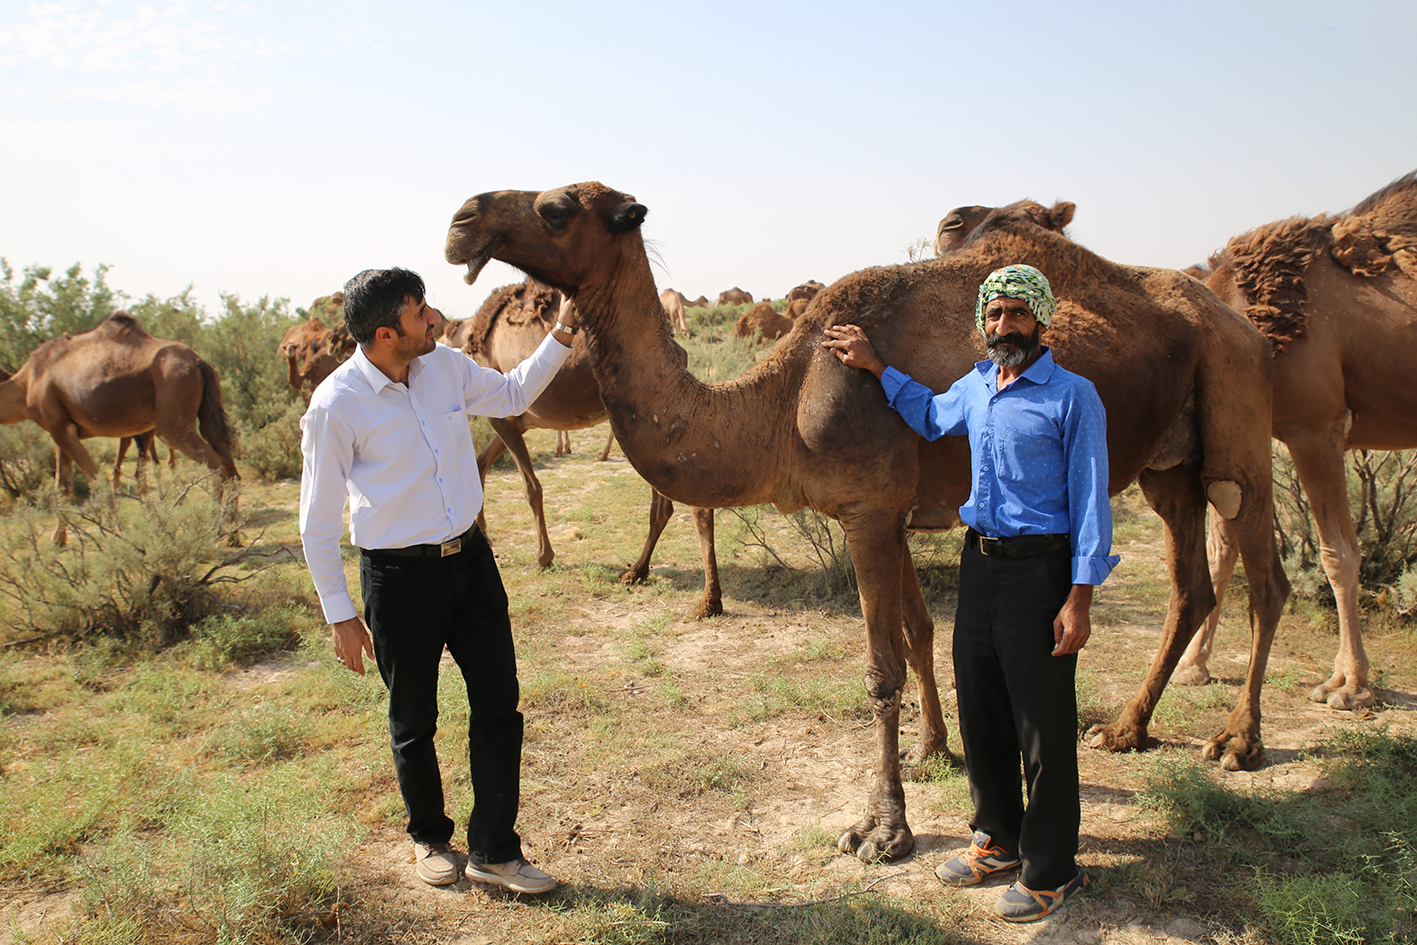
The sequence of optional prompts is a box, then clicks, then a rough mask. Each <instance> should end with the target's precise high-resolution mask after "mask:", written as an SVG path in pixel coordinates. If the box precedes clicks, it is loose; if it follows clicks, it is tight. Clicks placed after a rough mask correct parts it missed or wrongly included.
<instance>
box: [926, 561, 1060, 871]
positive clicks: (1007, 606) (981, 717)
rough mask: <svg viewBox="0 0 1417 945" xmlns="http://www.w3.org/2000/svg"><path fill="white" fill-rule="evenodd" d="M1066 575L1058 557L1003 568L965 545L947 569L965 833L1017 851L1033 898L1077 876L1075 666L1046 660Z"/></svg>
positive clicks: (1057, 658)
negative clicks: (967, 811)
mask: <svg viewBox="0 0 1417 945" xmlns="http://www.w3.org/2000/svg"><path fill="white" fill-rule="evenodd" d="M1071 570H1072V552H1071V551H1070V550H1069V549H1068V548H1063V549H1061V550H1059V551H1055V552H1052V553H1051V554H1046V555H1040V556H1038V557H1035V558H1016V559H1011V558H1001V557H993V556H985V555H983V554H980V552H979V550H978V549H977V548H973V547H970V546H969V545H966V546H965V549H964V552H963V554H962V555H961V557H960V565H959V608H958V610H957V611H956V613H955V630H954V672H955V690H956V693H957V695H958V698H959V731H960V740H961V742H963V744H964V761H965V769H966V770H967V771H968V773H969V792H970V795H971V797H972V798H973V801H974V819H973V820H972V821H971V822H970V826H971V827H972V828H973V829H975V830H982V831H984V832H985V833H987V834H989V835H990V836H991V837H992V838H993V839H994V841H995V842H996V843H999V844H1002V845H1003V846H1004V847H1005V848H1007V849H1009V850H1014V851H1017V852H1018V854H1019V856H1020V857H1022V859H1023V870H1022V872H1021V873H1020V875H1019V879H1020V881H1021V882H1022V883H1023V884H1024V885H1025V886H1027V887H1028V888H1029V889H1033V890H1039V889H1056V888H1057V887H1059V886H1061V885H1063V884H1064V883H1066V882H1068V881H1069V880H1071V879H1072V878H1073V876H1074V875H1075V874H1076V872H1077V867H1076V864H1075V862H1074V858H1075V857H1076V856H1077V849H1078V828H1079V827H1080V826H1081V822H1082V805H1081V801H1080V800H1079V797H1078V764H1077V694H1076V686H1075V675H1076V672H1077V656H1076V654H1073V655H1069V656H1053V655H1051V654H1052V651H1053V647H1054V645H1055V644H1054V642H1053V619H1054V618H1055V617H1057V616H1058V611H1059V610H1060V609H1062V606H1063V602H1064V601H1065V600H1066V599H1067V596H1068V594H1069V593H1070V592H1071V591H1072V574H1071ZM1020 763H1021V765H1022V774H1023V778H1022V784H1023V786H1024V789H1026V791H1027V798H1026V800H1025V798H1024V796H1023V793H1022V791H1021V790H1020V778H1019V773H1020Z"/></svg>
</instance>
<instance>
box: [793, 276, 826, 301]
mask: <svg viewBox="0 0 1417 945" xmlns="http://www.w3.org/2000/svg"><path fill="white" fill-rule="evenodd" d="M825 288H826V286H824V285H822V284H821V283H820V282H818V281H817V280H816V279H808V280H807V281H806V282H804V283H802V284H801V285H796V286H793V287H792V288H791V289H789V290H788V292H787V301H789V302H795V301H797V300H798V299H801V300H802V301H804V302H810V301H812V300H813V299H815V298H816V297H817V293H818V292H821V291H822V290H823V289H825Z"/></svg>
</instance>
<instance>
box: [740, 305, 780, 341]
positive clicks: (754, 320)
mask: <svg viewBox="0 0 1417 945" xmlns="http://www.w3.org/2000/svg"><path fill="white" fill-rule="evenodd" d="M791 330H792V319H791V318H789V317H788V316H786V315H782V314H780V313H778V312H777V311H776V310H774V309H773V307H772V303H771V302H755V303H754V304H753V307H752V308H750V309H748V310H747V311H746V312H744V313H743V314H742V315H740V316H738V321H736V322H734V323H733V337H734V338H752V337H753V336H754V335H761V336H762V339H763V340H764V341H776V340H777V339H779V338H781V337H782V336H783V335H785V334H787V333H788V332H789V331H791Z"/></svg>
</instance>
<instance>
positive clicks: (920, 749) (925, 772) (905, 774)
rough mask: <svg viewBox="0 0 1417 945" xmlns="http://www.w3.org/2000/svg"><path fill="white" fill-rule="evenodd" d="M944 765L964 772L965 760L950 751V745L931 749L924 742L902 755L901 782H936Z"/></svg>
mask: <svg viewBox="0 0 1417 945" xmlns="http://www.w3.org/2000/svg"><path fill="white" fill-rule="evenodd" d="M942 764H943V765H944V766H945V767H947V768H950V769H951V770H954V771H963V770H964V759H963V758H961V757H960V756H959V755H956V754H955V753H954V752H952V751H950V749H949V746H948V745H944V744H941V745H939V746H936V747H930V746H926V745H925V744H924V743H923V742H922V743H920V744H919V745H916V746H915V747H914V748H911V749H910V750H909V751H903V752H901V753H900V777H901V780H902V781H931V780H934V778H935V777H936V776H937V774H938V773H939V770H940V765H942Z"/></svg>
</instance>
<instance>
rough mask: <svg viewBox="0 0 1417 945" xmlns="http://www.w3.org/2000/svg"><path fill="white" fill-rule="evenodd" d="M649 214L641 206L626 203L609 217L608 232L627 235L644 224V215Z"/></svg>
mask: <svg viewBox="0 0 1417 945" xmlns="http://www.w3.org/2000/svg"><path fill="white" fill-rule="evenodd" d="M647 213H649V211H648V210H647V209H645V207H644V205H643V204H638V203H627V204H625V205H624V206H623V207H619V208H617V209H616V211H615V212H614V213H613V214H611V216H610V232H612V233H628V232H630V231H631V230H633V229H635V228H636V227H638V226H639V225H640V224H641V223H643V222H645V214H647Z"/></svg>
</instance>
